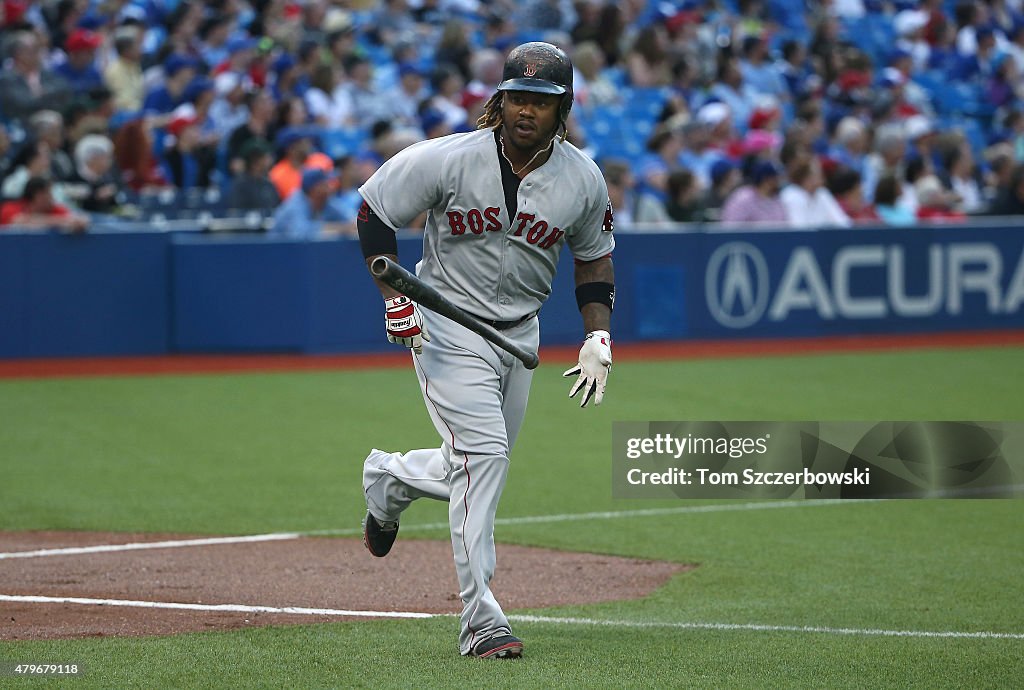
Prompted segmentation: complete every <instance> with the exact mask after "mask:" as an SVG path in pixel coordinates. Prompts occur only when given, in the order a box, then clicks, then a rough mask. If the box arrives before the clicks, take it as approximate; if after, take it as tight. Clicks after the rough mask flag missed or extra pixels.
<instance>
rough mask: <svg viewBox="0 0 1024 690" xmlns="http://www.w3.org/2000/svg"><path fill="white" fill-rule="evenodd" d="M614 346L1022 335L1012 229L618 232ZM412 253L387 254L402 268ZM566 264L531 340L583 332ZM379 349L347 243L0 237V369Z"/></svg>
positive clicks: (1021, 241) (366, 287) (408, 242)
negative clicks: (29, 361) (41, 363)
mask: <svg viewBox="0 0 1024 690" xmlns="http://www.w3.org/2000/svg"><path fill="white" fill-rule="evenodd" d="M617 242H618V246H617V248H616V250H615V256H614V260H615V270H616V282H617V284H618V296H617V303H616V310H615V315H614V317H613V331H614V335H615V338H616V340H617V341H619V342H629V341H642V340H664V339H725V338H764V337H786V336H817V335H844V334H869V333H912V332H937V331H955V330H979V329H1017V328H1022V327H1024V312H1022V309H1021V307H1022V303H1024V231H1021V230H1020V229H1019V228H1016V227H980V226H979V227H963V226H961V227H948V226H943V227H938V226H937V227H932V228H922V229H916V230H891V229H863V230H862V229H858V230H841V231H840V230H837V231H824V232H798V231H777V232H776V231H758V232H705V233H624V232H620V233H619V235H618V237H617ZM420 251H421V245H420V240H419V238H416V237H409V238H403V239H401V240H400V241H399V253H400V256H401V259H402V263H403V264H405V265H406V266H407V267H412V265H413V264H414V263H415V261H416V259H417V258H418V257H419V255H420ZM572 273H573V270H572V258H571V256H570V255H569V253H568V252H563V256H562V260H561V263H560V266H559V271H558V275H557V277H556V279H555V285H554V288H553V294H552V297H551V299H550V300H549V301H548V303H547V304H546V305H545V307H544V310H543V311H542V312H541V322H542V334H543V342H545V343H547V344H557V343H575V342H578V341H579V339H580V337H581V336H582V326H581V323H580V318H579V314H578V311H577V309H576V303H575V298H574V296H573V288H572ZM392 347H393V346H390V345H389V344H388V343H387V342H386V339H385V338H384V335H383V311H382V308H381V304H380V297H379V295H378V294H377V291H376V288H375V287H374V286H373V283H372V281H371V280H370V279H369V276H368V275H367V273H366V269H365V266H364V264H363V259H362V255H361V253H360V251H359V245H358V243H357V242H355V241H353V240H323V241H315V242H301V241H282V240H270V239H266V238H262V237H244V236H227V237H218V236H210V235H203V234H199V233H174V234H168V233H109V234H104V233H95V234H90V235H86V236H68V235H61V234H57V233H46V234H3V235H0V356H2V357H33V356H76V355H128V354H161V353H168V352H253V351H277V352H310V353H313V352H370V351H383V350H387V349H389V348H392Z"/></svg>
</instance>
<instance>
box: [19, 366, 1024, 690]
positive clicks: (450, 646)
mask: <svg viewBox="0 0 1024 690" xmlns="http://www.w3.org/2000/svg"><path fill="white" fill-rule="evenodd" d="M562 364H563V363H556V362H551V363H546V364H545V365H544V366H542V367H541V368H540V369H538V371H537V374H536V375H535V378H534V386H533V391H532V394H531V403H530V408H529V412H528V415H527V419H526V424H525V427H524V430H523V433H522V436H521V437H520V441H519V444H518V446H517V447H516V449H515V452H514V454H513V460H512V468H511V471H510V475H509V481H508V485H507V487H506V490H505V494H504V496H503V498H502V503H501V506H500V509H499V517H503V518H510V517H517V516H533V515H545V514H556V513H582V512H591V511H621V510H629V509H634V508H655V507H676V506H681V505H686V504H689V503H695V504H701V505H707V502H703V503H701V502H699V501H689V502H684V501H676V502H665V501H660V502H655V501H617V500H613V499H612V498H611V477H610V437H611V422H612V421H613V420H672V419H680V420H686V419H746V420H787V419H792V420H815V419H821V420H826V419H835V420H842V419H858V420H873V419H878V420H886V419H924V420H932V419H978V420H1020V419H1024V396H1022V395H1021V393H1020V380H1021V379H1022V376H1021V375H1022V373H1024V349H1020V348H991V349H986V348H977V349H960V350H929V351H921V350H914V351H907V352H900V353H887V354H832V355H808V356H802V357H798V356H793V357H771V358H763V359H758V358H738V359H723V360H701V361H682V362H623V363H619V364H616V365H615V367H614V370H613V372H612V377H611V381H610V385H609V389H608V393H607V395H606V398H605V403H604V404H603V405H602V406H601V407H600V408H596V409H590V408H588V409H586V410H579V409H578V408H577V407H576V404H575V403H574V402H573V401H570V400H568V399H567V397H566V392H567V390H568V385H567V383H568V382H567V380H565V379H562V378H561V376H560V373H561V371H562V370H563V369H564V366H562ZM0 420H3V421H2V422H0V473H2V480H0V529H2V530H30V529H78V530H113V531H158V532H183V533H202V534H243V533H261V532H271V531H292V530H324V529H345V528H352V527H356V526H358V523H359V520H360V518H361V517H362V514H363V512H364V510H365V507H364V503H363V501H362V492H361V486H360V470H361V464H362V459H363V457H365V455H366V452H367V450H368V449H369V447H371V446H377V447H383V448H386V449H395V450H401V449H408V448H412V447H424V446H430V445H434V444H435V443H436V438H435V435H434V432H433V429H432V428H431V426H430V425H429V422H428V420H427V417H426V414H425V412H424V410H423V407H422V402H421V400H420V396H419V391H418V388H417V386H416V382H415V377H414V376H413V374H412V372H411V371H406V370H375V371H344V372H317V373H292V374H235V375H223V376H214V375H190V376H177V377H164V376H160V377H136V378H106V379H52V380H38V381H25V380H19V381H0ZM396 420H404V423H397V422H396ZM445 519H446V509H445V506H444V505H443V504H440V503H431V502H420V503H417V504H416V505H415V506H413V508H412V509H411V510H410V511H409V513H408V514H407V516H406V518H405V521H404V522H403V525H410V526H412V525H416V524H424V523H431V522H438V521H444V520H445ZM496 536H497V538H498V540H499V541H503V542H513V543H521V544H530V545H539V546H548V547H556V548H564V549H571V550H581V551H592V552H598V553H609V554H621V555H627V556H640V557H646V558H659V559H665V560H673V561H679V562H685V563H697V564H699V565H700V567H698V568H697V569H695V570H693V571H692V572H689V573H686V574H683V575H680V576H677V577H676V578H674V579H673V580H672V581H671V582H669V583H668V584H667V585H666V586H665V587H663V588H662V589H661V590H659V591H658V592H656V593H655V594H654V595H652V596H651V597H649V598H648V599H646V600H642V601H634V602H619V603H611V604H603V605H595V606H587V607H568V608H560V609H545V610H536V611H515V612H510V613H518V614H535V615H539V616H549V617H550V616H563V617H575V618H585V619H590V620H594V621H622V622H633V623H664V624H668V625H671V624H683V623H723V624H764V625H781V626H814V627H827V628H856V629H885V630H918V631H959V632H972V631H988V632H1009V633H1024V606H1022V602H1024V577H1022V576H1021V573H1022V572H1024V550H1022V548H1021V547H1022V544H1024V540H1022V536H1024V503H1022V502H1020V501H1006V500H976V501H953V500H945V501H936V500H930V501H889V502H876V503H846V504H842V503H840V504H835V505H828V506H815V507H812V506H796V507H790V508H781V509H774V510H756V511H736V512H717V513H688V514H675V515H661V516H638V517H630V518H617V519H612V520H592V521H578V522H561V523H533V524H516V525H503V526H500V527H499V529H498V532H497V535H496ZM412 538H433V539H445V538H446V535H445V532H444V531H441V530H434V531H430V530H416V529H409V530H407V531H403V533H402V536H401V537H400V539H412ZM499 569H500V564H499ZM453 579H454V574H453ZM396 586H400V585H396ZM2 590H3V587H2V583H0V592H2ZM246 603H252V602H246ZM0 614H2V604H0ZM516 631H517V633H521V635H522V636H523V637H524V639H525V640H526V643H527V652H526V653H527V657H526V658H525V659H523V660H522V661H520V662H512V663H497V664H495V663H487V662H479V661H475V660H471V659H463V658H460V657H459V656H458V655H457V652H456V647H455V637H456V634H457V622H456V620H455V619H454V618H438V619H431V620H425V621H424V620H417V621H401V622H398V621H382V622H360V623H343V624H322V625H315V626H301V627H282V628H266V629H253V630H246V631H241V632H234V633H204V634H192V635H182V636H177V637H165V638H144V639H88V640H68V641H53V642H31V643H28V642H19V643H0V660H4V659H15V658H24V657H31V658H36V659H40V658H44V657H45V658H49V659H68V660H70V659H75V660H79V661H83V662H85V663H86V664H87V665H88V667H89V672H88V675H87V676H86V677H84V678H76V679H68V680H66V682H65V684H66V685H67V686H68V687H75V688H86V687H147V688H152V687H227V686H230V687H257V686H265V687H303V688H306V687H350V686H357V687H430V686H439V687H443V686H453V687H455V686H458V687H552V686H586V687H641V686H644V687H649V686H657V687H672V686H697V687H712V688H713V687H757V688H760V687H790V686H798V687H868V688H872V687H964V688H979V687H1019V686H1020V680H1021V678H1022V677H1024V640H1021V639H963V638H906V637H882V636H868V635H861V634H856V635H840V634H834V633H827V632H818V633H812V632H782V631H752V630H706V629H681V628H672V627H661V628H627V627H614V626H598V625H592V624H554V623H525V622H523V623H518V624H516ZM5 683H6V684H12V683H14V681H13V680H12V679H9V678H8V679H3V678H0V686H4V684H5ZM22 685H28V683H27V682H26V683H22Z"/></svg>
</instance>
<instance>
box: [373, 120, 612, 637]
mask: <svg viewBox="0 0 1024 690" xmlns="http://www.w3.org/2000/svg"><path fill="white" fill-rule="evenodd" d="M499 155H500V154H499V153H498V149H497V146H496V142H495V138H494V133H493V132H492V131H490V130H480V131H476V132H472V133H469V134H456V135H451V136H448V137H443V138H440V139H433V140H428V141H424V142H421V143H419V144H415V145H413V146H411V147H409V148H407V149H405V150H403V151H402V152H400V153H399V154H397V155H396V156H395V157H394V158H392V159H391V160H389V161H388V162H386V163H385V164H384V165H383V166H382V167H381V168H380V170H378V171H377V173H376V174H374V175H373V177H371V178H370V179H369V180H368V181H367V183H366V184H365V185H363V186H362V187H361V188H360V190H359V191H360V193H361V194H362V196H363V198H364V199H365V200H366V203H367V204H368V205H369V206H370V208H371V209H372V210H373V211H374V213H376V214H377V216H378V217H380V218H381V219H382V220H383V221H384V222H385V223H387V224H388V225H389V226H391V227H392V228H402V227H405V226H406V225H407V224H408V223H409V222H411V221H412V220H413V219H414V218H415V217H416V216H417V215H419V214H420V213H422V212H423V211H428V212H429V214H428V216H427V222H426V228H425V230H424V238H423V259H422V261H420V263H419V264H418V265H417V274H418V275H419V277H420V278H421V279H423V280H424V281H425V282H427V283H428V284H430V285H432V286H434V287H435V288H437V289H438V290H439V291H440V292H441V293H442V294H443V295H445V297H447V298H448V299H449V300H451V301H452V302H453V303H455V304H456V305H458V306H459V307H461V308H462V309H464V310H465V311H467V312H469V313H471V314H475V315H477V316H480V317H482V318H484V319H489V320H492V321H506V322H515V321H518V320H519V319H521V318H523V317H528V316H530V315H532V314H533V313H535V312H536V311H537V310H538V309H540V307H541V305H542V304H543V302H544V301H545V300H546V299H547V297H548V295H549V294H550V293H551V281H552V279H553V277H554V274H555V268H556V266H557V264H558V256H559V252H560V251H561V249H562V247H563V245H566V244H568V245H569V248H570V249H571V251H572V252H573V254H574V256H575V257H576V258H577V259H579V260H583V261H591V260H596V259H599V258H602V257H604V256H607V255H608V254H610V253H611V251H612V249H613V247H614V240H613V239H612V232H611V229H612V228H611V205H610V203H609V201H608V191H607V187H606V186H605V182H604V177H603V176H602V175H601V172H600V170H599V169H598V167H597V165H595V164H594V162H593V161H592V160H590V159H589V158H588V157H586V156H585V155H584V154H582V153H581V152H580V151H579V150H577V149H576V148H575V147H574V146H572V145H571V144H568V143H564V142H561V141H558V140H557V139H556V141H555V142H554V148H553V150H552V153H551V156H550V158H549V159H548V160H547V161H546V162H545V163H544V164H543V165H541V166H540V167H539V168H537V169H536V170H533V171H532V172H530V173H529V174H528V175H526V177H524V178H523V179H522V181H521V182H520V183H519V190H518V194H516V195H515V201H516V205H517V207H516V208H515V209H509V208H508V205H509V204H508V203H507V202H506V193H505V188H504V186H503V181H502V167H501V166H502V165H505V164H504V163H503V162H502V161H501V160H500V159H499ZM423 317H424V321H425V324H426V329H427V331H428V332H429V333H430V336H431V340H430V341H429V342H425V343H424V344H423V354H421V355H413V363H414V366H415V369H416V374H417V378H418V379H419V382H420V390H421V392H422V394H423V399H424V402H425V403H426V407H427V411H428V414H429V415H430V418H431V421H432V422H433V423H434V428H435V429H436V430H437V433H438V435H439V436H440V437H441V445H440V447H437V448H428V449H423V450H412V451H409V452H407V453H397V452H385V451H379V450H373V451H372V452H371V453H370V455H369V456H368V457H367V458H366V462H365V463H364V465H363V488H364V491H365V494H366V502H367V507H368V508H369V511H370V513H372V514H373V516H374V517H375V518H377V519H378V520H383V521H398V520H399V516H400V515H401V513H402V511H404V510H405V509H406V508H407V507H408V506H409V504H410V503H411V502H412V501H413V500H415V499H417V498H421V497H430V498H435V499H438V500H445V501H448V502H449V523H450V526H451V537H452V549H453V553H454V557H455V568H456V572H457V574H458V578H459V587H460V596H461V598H462V603H463V610H462V621H461V632H460V635H459V648H460V651H461V653H462V654H470V653H471V652H472V650H473V649H474V647H475V646H476V645H478V644H479V643H480V642H482V641H485V640H488V639H490V638H492V637H497V636H500V635H506V634H511V627H510V626H509V622H508V619H507V618H506V616H505V614H504V613H503V612H502V610H501V607H500V606H499V605H498V602H497V601H496V600H495V598H494V596H493V595H492V594H491V591H490V581H491V576H492V575H493V574H494V568H495V565H496V560H495V550H494V518H495V513H496V511H497V506H498V499H499V498H500V496H501V492H502V490H503V488H504V486H505V478H506V475H507V472H508V468H509V458H510V453H511V449H512V446H513V444H514V443H515V439H516V436H517V434H518V433H519V428H520V425H521V424H522V421H523V416H524V414H525V412H526V403H527V398H528V395H529V389H530V381H531V378H532V374H533V372H532V371H530V370H529V369H526V368H525V367H524V366H523V365H522V363H521V362H519V360H517V359H515V358H514V357H512V356H511V355H510V354H508V353H507V352H505V351H504V350H501V349H499V348H497V347H496V346H494V345H492V344H491V343H489V342H487V341H486V340H484V339H483V338H482V337H480V336H479V335H477V334H476V333H473V332H472V331H470V330H468V329H466V328H463V327H462V326H459V325H458V324H455V323H453V322H451V321H448V320H447V319H445V318H444V317H441V316H438V315H436V314H433V313H432V312H430V311H426V310H424V314H423ZM504 334H505V335H506V336H507V337H508V338H510V339H511V340H513V341H514V342H516V343H517V344H519V345H520V346H522V347H523V348H525V349H535V348H536V347H537V345H538V342H539V337H540V336H539V327H538V324H537V319H534V318H525V320H523V321H522V322H521V323H518V324H515V325H511V326H510V327H508V328H507V329H506V330H505V331H504Z"/></svg>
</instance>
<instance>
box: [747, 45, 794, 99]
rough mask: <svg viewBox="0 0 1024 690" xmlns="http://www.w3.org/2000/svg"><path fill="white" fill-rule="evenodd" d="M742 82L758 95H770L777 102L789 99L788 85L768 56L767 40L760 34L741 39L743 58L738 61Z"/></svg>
mask: <svg viewBox="0 0 1024 690" xmlns="http://www.w3.org/2000/svg"><path fill="white" fill-rule="evenodd" d="M740 73H741V74H742V75H743V83H744V84H745V85H746V86H747V87H748V88H749V89H750V90H751V91H753V92H754V93H756V94H758V95H760V96H770V97H771V98H774V99H776V100H778V101H779V102H786V101H788V100H789V87H788V86H787V85H786V80H785V79H783V78H782V74H780V72H779V68H778V66H776V64H775V63H773V62H772V61H771V60H770V59H769V56H768V41H766V40H765V39H764V38H762V37H761V36H747V37H746V38H745V39H743V59H742V61H741V62H740Z"/></svg>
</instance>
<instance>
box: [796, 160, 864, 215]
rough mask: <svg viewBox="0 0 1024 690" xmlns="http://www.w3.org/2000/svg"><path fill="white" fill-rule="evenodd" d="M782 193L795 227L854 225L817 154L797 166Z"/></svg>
mask: <svg viewBox="0 0 1024 690" xmlns="http://www.w3.org/2000/svg"><path fill="white" fill-rule="evenodd" d="M779 197H780V198H781V199H782V203H783V205H784V206H785V207H786V218H787V221H788V223H789V227H791V228H798V229H801V230H812V229H816V228H847V227H849V226H850V225H851V221H850V218H849V216H847V215H846V213H845V212H844V211H843V209H841V208H840V207H839V204H838V203H836V200H835V198H834V197H833V196H832V193H831V192H830V191H829V190H828V189H827V188H826V187H825V176H824V174H823V173H822V171H821V163H820V162H819V161H818V159H817V158H811V159H809V160H806V161H804V162H802V163H799V164H798V165H795V166H794V167H793V169H792V170H791V172H790V177H789V184H788V185H786V186H785V187H783V189H782V192H781V193H780V195H779Z"/></svg>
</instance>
